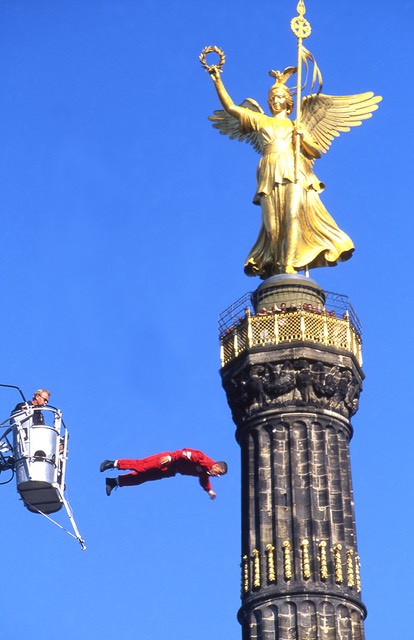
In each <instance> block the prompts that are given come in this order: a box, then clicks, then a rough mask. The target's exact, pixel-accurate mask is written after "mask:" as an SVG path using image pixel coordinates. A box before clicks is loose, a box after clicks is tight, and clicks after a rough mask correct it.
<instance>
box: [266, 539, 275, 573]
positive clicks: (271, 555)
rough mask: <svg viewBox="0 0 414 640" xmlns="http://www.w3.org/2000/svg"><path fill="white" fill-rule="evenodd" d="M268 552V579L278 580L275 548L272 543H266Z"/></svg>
mask: <svg viewBox="0 0 414 640" xmlns="http://www.w3.org/2000/svg"><path fill="white" fill-rule="evenodd" d="M266 553H267V581H268V582H276V569H275V548H274V546H273V545H272V544H268V545H266Z"/></svg>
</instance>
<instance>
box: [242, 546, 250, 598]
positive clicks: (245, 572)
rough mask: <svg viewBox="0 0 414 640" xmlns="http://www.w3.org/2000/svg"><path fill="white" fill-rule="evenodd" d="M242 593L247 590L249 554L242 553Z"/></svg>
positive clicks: (248, 584) (248, 582)
mask: <svg viewBox="0 0 414 640" xmlns="http://www.w3.org/2000/svg"><path fill="white" fill-rule="evenodd" d="M241 566H242V595H243V594H244V593H248V592H249V586H250V580H249V556H246V555H244V556H243V559H242V565H241Z"/></svg>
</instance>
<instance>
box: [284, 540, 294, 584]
mask: <svg viewBox="0 0 414 640" xmlns="http://www.w3.org/2000/svg"><path fill="white" fill-rule="evenodd" d="M283 572H284V576H285V580H290V579H291V577H292V558H291V555H290V542H289V540H285V541H284V543H283Z"/></svg>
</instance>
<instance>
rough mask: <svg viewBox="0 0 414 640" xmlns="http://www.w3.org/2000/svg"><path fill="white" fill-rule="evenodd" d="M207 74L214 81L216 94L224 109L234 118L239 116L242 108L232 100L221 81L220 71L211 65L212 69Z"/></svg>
mask: <svg viewBox="0 0 414 640" xmlns="http://www.w3.org/2000/svg"><path fill="white" fill-rule="evenodd" d="M209 74H210V78H211V79H212V81H213V82H214V86H215V87H216V91H217V95H218V97H219V100H220V102H221V104H222V105H223V107H224V109H225V110H226V111H227V113H229V114H230V115H232V116H234V117H235V118H239V116H240V114H241V113H242V112H243V108H242V107H238V106H236V105H235V104H234V102H233V100H232V99H231V98H230V96H229V94H228V93H227V90H226V88H225V86H224V84H223V81H222V79H221V75H220V71H219V70H218V69H217V68H216V67H213V68H212V69H210V70H209Z"/></svg>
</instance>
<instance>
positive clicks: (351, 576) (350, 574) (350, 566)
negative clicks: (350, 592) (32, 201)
mask: <svg viewBox="0 0 414 640" xmlns="http://www.w3.org/2000/svg"><path fill="white" fill-rule="evenodd" d="M346 573H347V578H348V587H349V588H350V589H352V588H353V587H355V570H354V552H353V550H352V549H349V550H348V551H347V552H346Z"/></svg>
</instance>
